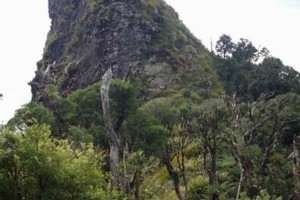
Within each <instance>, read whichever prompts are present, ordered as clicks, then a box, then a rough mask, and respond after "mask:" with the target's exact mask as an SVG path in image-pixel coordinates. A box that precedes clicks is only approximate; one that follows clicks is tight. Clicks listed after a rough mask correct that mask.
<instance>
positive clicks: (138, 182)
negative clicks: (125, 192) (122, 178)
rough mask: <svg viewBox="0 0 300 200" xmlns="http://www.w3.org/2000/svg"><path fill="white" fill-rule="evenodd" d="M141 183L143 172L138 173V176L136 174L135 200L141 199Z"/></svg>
mask: <svg viewBox="0 0 300 200" xmlns="http://www.w3.org/2000/svg"><path fill="white" fill-rule="evenodd" d="M141 181H142V178H141V171H137V172H136V174H135V180H134V184H135V190H134V199H135V200H139V199H140V188H141Z"/></svg>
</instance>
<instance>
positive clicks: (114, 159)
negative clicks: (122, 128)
mask: <svg viewBox="0 0 300 200" xmlns="http://www.w3.org/2000/svg"><path fill="white" fill-rule="evenodd" d="M112 76H113V73H112V70H111V69H108V70H107V71H106V73H105V74H104V75H103V77H102V81H103V82H102V85H101V99H102V109H103V116H104V122H105V127H106V131H107V135H108V137H109V148H110V153H109V159H110V171H111V173H112V176H113V186H114V187H115V188H117V189H120V175H119V169H118V168H119V167H118V166H119V149H120V139H119V137H118V135H117V133H116V132H115V130H114V127H113V122H112V118H111V114H110V104H109V89H110V84H111V80H112Z"/></svg>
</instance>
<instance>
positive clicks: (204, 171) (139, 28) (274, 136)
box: [0, 0, 300, 200]
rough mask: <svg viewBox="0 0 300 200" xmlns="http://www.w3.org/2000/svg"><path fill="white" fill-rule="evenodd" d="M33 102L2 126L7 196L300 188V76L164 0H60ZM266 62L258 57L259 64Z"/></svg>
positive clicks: (199, 194) (238, 193)
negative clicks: (212, 38) (199, 34)
mask: <svg viewBox="0 0 300 200" xmlns="http://www.w3.org/2000/svg"><path fill="white" fill-rule="evenodd" d="M49 16H50V18H51V20H52V22H51V30H50V32H49V33H48V37H47V42H46V44H45V48H44V54H43V57H42V59H41V60H40V61H39V62H38V63H37V71H36V74H35V77H34V78H33V80H32V81H31V82H30V85H31V87H32V101H31V102H29V103H28V104H26V105H24V106H23V107H22V108H20V109H19V110H17V111H16V114H15V116H14V117H13V118H12V119H11V120H10V121H9V122H8V123H7V125H6V126H3V127H1V129H0V199H3V200H12V199H16V200H20V199H37V200H46V199H47V200H48V199H62V200H65V199H66V200H69V199H70V200H77V199H78V200H81V199H82V200H83V199H88V200H93V199H95V200H96V199H135V200H139V199H141V200H142V199H145V200H146V199H152V200H156V199H168V200H171V199H172V200H173V199H175V200H176V199H179V200H188V199H190V200H198V199H209V200H218V199H222V200H230V199H243V200H248V199H249V200H250V199H276V200H279V199H287V200H288V199H295V200H296V199H299V198H300V194H299V192H300V181H299V180H300V176H299V174H300V156H299V155H300V154H299V152H300V95H299V93H300V87H299V83H300V74H299V73H298V72H296V71H295V70H294V69H293V68H292V67H289V66H285V65H284V64H283V63H282V62H281V60H280V59H279V58H274V57H272V56H270V54H269V52H268V50H267V49H266V48H262V49H257V48H256V47H255V46H253V44H252V43H251V41H249V40H247V39H243V38H242V39H241V40H240V41H238V42H237V43H233V42H232V41H231V38H230V36H228V35H222V36H221V37H220V39H219V41H218V43H217V46H216V52H209V51H208V50H207V49H206V48H205V47H204V46H203V45H202V44H201V41H200V40H199V39H197V38H195V37H194V36H193V35H192V33H190V32H189V30H188V29H187V28H186V27H185V25H184V24H183V23H182V22H181V21H180V20H179V18H178V15H177V13H176V12H175V11H174V10H173V9H172V8H171V7H170V6H168V5H167V4H166V3H165V2H164V1H163V0H131V1H128V0H127V1H125V0H86V1H79V0H49ZM259 60H261V62H258V61H259Z"/></svg>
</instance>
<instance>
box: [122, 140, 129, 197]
mask: <svg viewBox="0 0 300 200" xmlns="http://www.w3.org/2000/svg"><path fill="white" fill-rule="evenodd" d="M128 153H129V150H128V143H127V142H126V145H125V147H124V152H123V165H124V192H125V194H127V195H129V194H130V183H129V170H128V166H127V162H128Z"/></svg>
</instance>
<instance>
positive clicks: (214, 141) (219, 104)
mask: <svg viewBox="0 0 300 200" xmlns="http://www.w3.org/2000/svg"><path fill="white" fill-rule="evenodd" d="M226 117H227V114H226V110H225V103H224V98H221V97H220V98H218V99H210V100H206V101H205V102H204V103H202V104H201V105H200V110H199V113H198V114H197V115H196V117H195V119H196V121H197V122H196V123H197V125H196V129H197V131H198V132H199V133H198V135H197V137H198V138H200V140H201V141H202V144H203V150H204V152H203V157H204V158H203V160H204V164H203V165H204V169H205V170H206V172H207V174H208V184H209V189H210V191H211V192H212V194H211V197H210V199H211V200H213V199H215V198H217V196H218V194H217V193H216V190H217V184H218V180H217V157H218V149H219V148H220V146H221V143H222V140H221V138H223V139H224V132H223V131H224V129H225V126H226V125H228V124H226ZM208 157H209V160H208ZM208 161H209V162H208ZM207 163H209V165H207Z"/></svg>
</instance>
